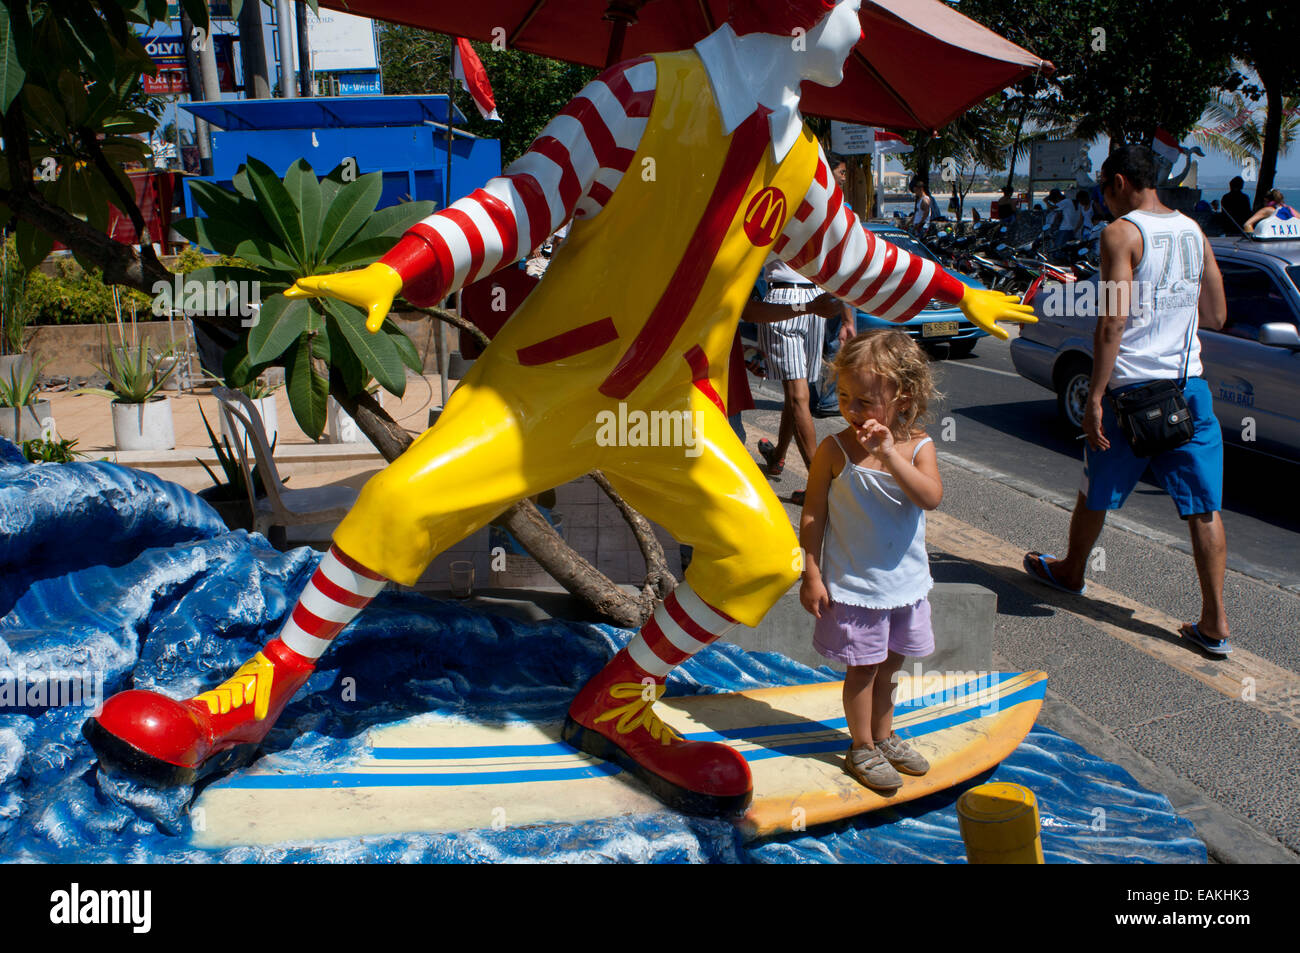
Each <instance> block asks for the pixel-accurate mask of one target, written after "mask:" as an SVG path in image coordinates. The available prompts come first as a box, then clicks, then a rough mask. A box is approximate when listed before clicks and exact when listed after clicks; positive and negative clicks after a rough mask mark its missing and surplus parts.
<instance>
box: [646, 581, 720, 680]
mask: <svg viewBox="0 0 1300 953" xmlns="http://www.w3.org/2000/svg"><path fill="white" fill-rule="evenodd" d="M738 624H739V623H737V622H736V620H735V619H733V618H732V617H731V616H729V615H727V614H726V613H725V612H723V611H722V610H721V609H715V608H714V607H713V606H711V605H709V604H708V603H707V602H705V601H704V600H703V599H701V598H700V597H699V596H697V595H696V594H695V590H694V589H692V588H691V586H690V583H686V582H683V583H681V584H680V585H678V586H677V588H676V589H674V590H673V591H672V593H670V594H669V596H668V598H667V599H665V600H664V601H663V602H661V603H660V604H659V605H658V606H657V607H655V612H654V615H653V616H651V617H650V619H649V620H648V621H647V622H646V624H645V625H643V626H641V631H640V632H638V633H637V634H636V638H634V639H633V640H632V641H631V642H629V643H628V646H627V653H628V655H630V656H631V658H632V661H634V662H636V664H637V665H639V666H640V667H641V668H642V669H643V670H644V671H646V672H649V673H650V674H651V675H654V676H655V677H656V678H663V677H664V676H665V675H667V674H668V673H669V672H671V671H672V670H673V669H675V668H676V667H677V666H678V665H681V664H682V663H683V662H685V661H686V660H687V659H688V658H690V657H691V656H692V655H694V654H695V653H696V652H698V651H699V650H700V649H702V648H704V647H705V646H706V645H708V644H709V643H710V642H713V641H716V640H717V639H719V638H721V637H722V636H723V635H725V634H726V633H728V632H730V631H731V630H732V629H733V628H735V627H736V626H737V625H738Z"/></svg>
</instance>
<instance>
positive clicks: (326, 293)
mask: <svg viewBox="0 0 1300 953" xmlns="http://www.w3.org/2000/svg"><path fill="white" fill-rule="evenodd" d="M401 291H402V276H401V275H399V274H398V273H397V272H396V271H394V270H393V269H392V268H391V267H389V266H388V265H385V264H384V263H383V262H380V261H377V262H375V263H374V264H373V265H367V266H366V267H365V268H362V269H360V270H359V271H340V272H336V273H335V274H332V275H312V276H311V277H310V278H299V279H298V281H297V282H296V283H295V284H294V286H293V287H292V288H290V289H289V290H288V291H286V292H285V293H284V294H285V297H287V298H316V297H322V296H323V297H327V298H337V299H338V300H339V301H346V302H347V303H348V304H354V305H356V306H357V307H358V308H362V309H363V310H365V312H366V330H367V331H369V332H370V333H371V334H374V333H375V332H377V331H378V330H379V327H380V325H382V324H383V323H384V318H385V317H387V316H388V312H389V310H391V309H392V307H393V299H394V298H396V297H397V296H398V294H400V293H401Z"/></svg>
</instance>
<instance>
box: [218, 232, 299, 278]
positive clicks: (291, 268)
mask: <svg viewBox="0 0 1300 953" xmlns="http://www.w3.org/2000/svg"><path fill="white" fill-rule="evenodd" d="M229 254H232V255H234V257H236V258H242V259H244V261H247V262H249V263H250V264H254V265H258V266H260V267H262V268H269V269H272V270H274V271H279V272H286V273H288V274H296V273H298V272H299V271H301V266H300V265H299V263H298V262H296V261H294V259H293V257H292V256H291V255H290V254H289V253H288V252H287V251H285V249H283V248H282V247H280V246H279V245H277V244H276V243H275V242H273V241H270V240H267V239H263V238H248V239H245V240H244V241H242V242H240V243H239V244H238V245H236V246H235V250H234V251H233V252H230V253H229Z"/></svg>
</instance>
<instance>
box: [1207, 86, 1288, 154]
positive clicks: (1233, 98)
mask: <svg viewBox="0 0 1300 953" xmlns="http://www.w3.org/2000/svg"><path fill="white" fill-rule="evenodd" d="M1297 137H1300V97H1297V96H1286V97H1283V99H1282V125H1281V137H1280V141H1279V144H1278V155H1279V157H1280V156H1285V155H1286V154H1287V151H1288V150H1289V148H1290V147H1291V145H1292V144H1293V143H1294V142H1295V141H1296V139H1297ZM1190 138H1191V140H1192V141H1193V142H1195V143H1196V144H1198V145H1201V146H1205V147H1206V148H1209V149H1217V150H1218V151H1219V152H1222V153H1224V154H1225V155H1227V156H1228V157H1229V158H1231V159H1233V160H1234V161H1236V162H1240V163H1242V164H1245V163H1247V162H1253V163H1254V164H1255V167H1256V168H1259V167H1260V160H1261V157H1262V156H1263V153H1264V141H1265V116H1264V114H1263V111H1262V110H1259V109H1256V108H1255V107H1253V106H1252V105H1251V104H1250V102H1249V101H1248V100H1247V99H1246V97H1245V96H1243V95H1242V94H1241V93H1235V92H1234V93H1226V92H1220V93H1219V94H1218V96H1216V97H1215V99H1214V100H1212V101H1211V102H1210V104H1209V105H1208V106H1206V108H1205V112H1204V113H1202V114H1201V122H1200V125H1198V126H1196V127H1195V128H1194V129H1193V130H1192V132H1191V135H1190Z"/></svg>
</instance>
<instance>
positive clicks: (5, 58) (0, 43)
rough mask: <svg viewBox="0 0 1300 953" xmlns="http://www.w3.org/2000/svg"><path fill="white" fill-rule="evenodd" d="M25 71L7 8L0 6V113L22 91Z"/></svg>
mask: <svg viewBox="0 0 1300 953" xmlns="http://www.w3.org/2000/svg"><path fill="white" fill-rule="evenodd" d="M26 77H27V71H26V70H25V69H23V64H22V63H21V62H19V60H18V44H17V42H16V41H15V40H14V34H13V30H12V29H10V26H9V6H8V4H5V5H4V6H0V112H8V111H9V106H10V105H11V104H12V103H13V101H14V99H15V98H17V96H18V93H19V92H21V91H22V88H23V80H24V79H26Z"/></svg>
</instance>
